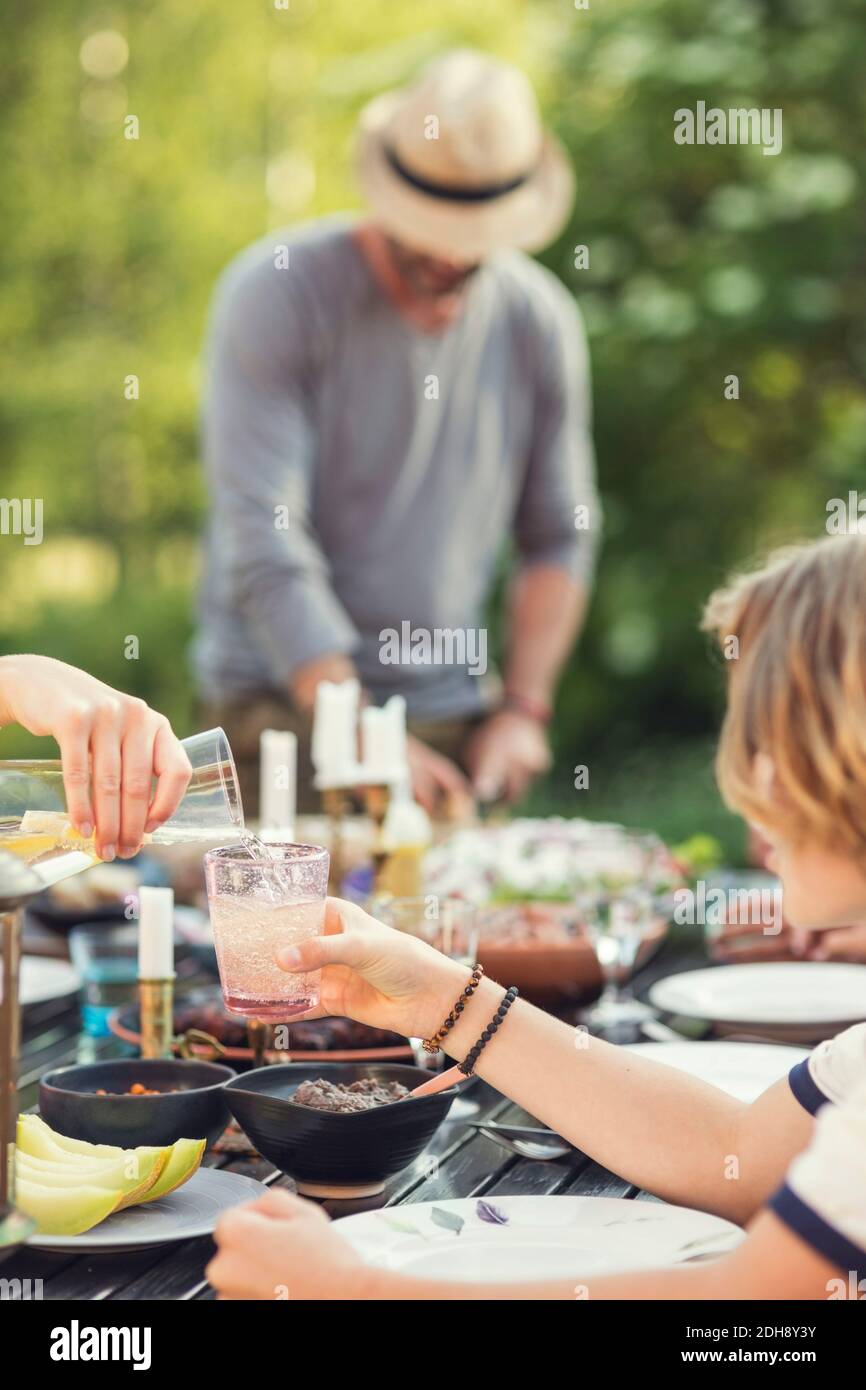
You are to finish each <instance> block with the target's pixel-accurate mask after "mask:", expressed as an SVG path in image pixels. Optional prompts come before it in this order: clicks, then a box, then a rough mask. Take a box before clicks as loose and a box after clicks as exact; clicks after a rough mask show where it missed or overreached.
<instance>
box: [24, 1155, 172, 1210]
mask: <svg viewBox="0 0 866 1390" xmlns="http://www.w3.org/2000/svg"><path fill="white" fill-rule="evenodd" d="M170 1154H171V1150H170V1149H168V1150H166V1149H143V1150H141V1151H138V1150H135V1149H130V1150H129V1151H128V1152H127V1153H124V1154H122V1155H121V1157H120V1158H112V1159H93V1160H91V1159H89V1158H85V1157H84V1155H73V1154H70V1155H68V1160H71V1161H67V1162H57V1163H53V1162H51V1161H50V1160H48V1159H44V1158H33V1157H31V1155H30V1154H26V1153H21V1152H19V1153H18V1155H17V1158H16V1172H17V1173H18V1174H19V1176H20V1177H22V1178H24V1179H25V1180H26V1181H28V1182H33V1183H37V1184H38V1185H39V1186H41V1187H76V1186H77V1187H81V1186H82V1184H86V1185H88V1186H92V1187H108V1188H111V1189H112V1190H113V1191H116V1192H120V1193H121V1194H122V1196H123V1200H124V1206H126V1205H131V1204H132V1203H133V1202H138V1201H140V1200H141V1199H142V1198H143V1197H144V1196H145V1194H146V1193H147V1192H148V1191H149V1190H150V1189H151V1188H152V1187H153V1186H154V1184H155V1183H156V1182H157V1181H158V1180H159V1178H160V1177H161V1175H162V1172H163V1170H164V1169H165V1167H166V1164H167V1162H168V1159H169V1157H170Z"/></svg>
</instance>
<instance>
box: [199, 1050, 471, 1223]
mask: <svg viewBox="0 0 866 1390" xmlns="http://www.w3.org/2000/svg"><path fill="white" fill-rule="evenodd" d="M426 1080H429V1072H425V1071H424V1070H422V1069H421V1068H420V1067H410V1066H403V1065H400V1064H397V1063H385V1062H377V1063H348V1062H346V1063H323V1062H321V1061H317V1062H310V1063H304V1064H298V1063H289V1064H287V1065H285V1066H273V1067H261V1068H259V1069H258V1070H257V1071H251V1072H246V1073H244V1074H243V1075H241V1076H236V1077H235V1078H234V1080H233V1081H230V1082H229V1083H228V1085H227V1086H226V1089H225V1097H226V1102H227V1104H228V1107H229V1109H230V1110H231V1112H232V1114H233V1115H234V1117H235V1119H236V1120H237V1122H238V1124H239V1125H240V1126H241V1128H242V1129H243V1130H244V1133H245V1134H247V1135H249V1137H250V1139H251V1140H252V1142H253V1143H254V1144H255V1146H256V1148H257V1150H258V1151H259V1153H260V1154H262V1155H263V1157H264V1158H267V1159H268V1160H269V1161H270V1162H271V1163H273V1164H274V1166H275V1167H276V1168H280V1169H281V1170H282V1171H283V1172H284V1173H287V1174H289V1176H290V1177H292V1178H294V1180H295V1182H296V1184H297V1187H298V1191H299V1192H304V1193H307V1194H308V1195H310V1196H316V1197H366V1196H373V1195H375V1194H376V1193H378V1192H381V1191H382V1190H383V1188H384V1186H385V1182H386V1180H387V1179H388V1178H390V1177H393V1175H394V1174H395V1173H399V1172H400V1170H401V1169H402V1168H405V1167H406V1166H407V1164H410V1163H412V1162H413V1161H414V1160H415V1159H416V1158H417V1157H418V1155H419V1154H420V1153H422V1152H423V1150H424V1149H425V1148H426V1146H427V1145H428V1144H429V1142H430V1140H431V1139H432V1138H433V1135H434V1134H435V1133H436V1130H437V1129H438V1128H439V1126H440V1125H441V1124H442V1122H443V1120H444V1119H445V1118H446V1116H447V1114H448V1111H449V1110H450V1108H451V1105H452V1102H453V1101H454V1099H455V1097H456V1096H457V1094H458V1093H459V1091H460V1089H461V1088H460V1087H459V1086H455V1087H452V1088H451V1089H450V1090H447V1091H439V1092H437V1093H436V1094H434V1095H424V1096H417V1097H416V1096H412V1097H410V1096H409V1092H410V1091H411V1090H412V1089H413V1088H414V1087H416V1086H419V1085H421V1084H422V1083H423V1082H424V1081H426Z"/></svg>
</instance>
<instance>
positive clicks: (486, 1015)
mask: <svg viewBox="0 0 866 1390" xmlns="http://www.w3.org/2000/svg"><path fill="white" fill-rule="evenodd" d="M325 931H326V934H325V935H324V936H321V937H317V938H315V939H314V940H310V941H305V942H302V943H299V944H298V945H297V946H296V947H293V948H291V949H290V950H289V951H287V952H286V953H285V958H281V964H282V965H283V966H284V967H285V968H286V969H292V970H300V971H304V970H314V969H320V968H321V969H322V977H321V980H322V984H321V1000H322V1006H321V1008H320V1009H319V1010H317V1013H330V1014H338V1015H349V1017H351V1018H356V1019H358V1021H359V1022H361V1023H371V1024H373V1025H374V1026H375V1027H379V1028H390V1029H392V1030H393V1031H394V1032H398V1033H403V1034H405V1035H406V1036H407V1037H429V1036H430V1035H431V1034H432V1033H435V1032H436V1030H437V1029H438V1028H439V1027H440V1025H441V1024H442V1021H443V1019H444V1018H445V1017H446V1016H447V1014H448V1012H449V1010H450V1009H451V1007H452V1005H453V1004H454V1001H455V1000H456V999H457V998H458V996H459V995H460V992H461V990H462V989H463V988H464V986H465V984H466V979H467V974H466V969H465V967H464V966H461V965H459V964H458V963H457V962H456V961H452V960H449V959H448V958H447V957H446V956H444V955H442V954H441V953H440V952H438V951H434V950H433V949H432V948H431V947H429V946H427V945H426V944H425V943H424V942H422V941H418V940H417V939H415V938H413V937H411V936H409V935H407V934H406V933H403V932H397V931H393V930H392V929H391V928H389V927H385V926H383V925H382V924H381V923H380V922H376V921H375V920H374V919H373V918H371V917H369V916H368V915H367V914H366V913H365V912H362V911H361V909H360V908H356V907H353V906H352V905H350V904H347V903H341V902H339V901H337V900H335V899H331V900H329V905H328V912H327V915H326V926H325ZM506 983H507V981H506ZM503 995H504V989H503V987H502V985H498V984H495V983H494V982H493V981H492V980H486V979H483V980H482V981H481V984H480V985H479V987H478V989H477V990H476V991H475V993H474V994H473V996H472V997H471V999H469V1000H468V1002H467V1003H466V1005H465V1008H464V1009H463V1012H462V1013H461V1014H460V1016H459V1021H458V1023H457V1024H456V1026H454V1027H453V1028H452V1030H451V1032H450V1033H448V1035H447V1042H446V1047H447V1050H448V1052H449V1053H450V1054H451V1056H452V1057H453V1058H454V1059H455V1060H456V1061H462V1060H463V1058H465V1057H466V1055H467V1053H468V1052H469V1050H470V1049H471V1048H472V1047H473V1045H474V1044H475V1043H476V1041H477V1040H478V1038H479V1037H480V1035H481V1033H482V1031H483V1030H484V1029H485V1028H486V1027H487V1025H488V1024H489V1023H490V1021H491V1019H492V1018H493V1016H494V1014H495V1013H496V1011H497V1009H498V1007H499V1004H500V1002H501V1000H502V998H503ZM477 1071H478V1073H479V1075H480V1076H482V1077H483V1078H484V1079H485V1080H486V1081H489V1082H490V1083H491V1084H492V1085H493V1086H495V1087H496V1088H497V1089H498V1090H500V1091H501V1092H502V1093H503V1095H506V1096H509V1097H510V1098H511V1099H512V1100H515V1101H517V1102H518V1103H519V1104H520V1105H522V1106H523V1107H524V1109H526V1110H528V1111H529V1112H530V1113H531V1114H532V1115H536V1116H537V1117H538V1118H539V1119H540V1120H543V1121H544V1122H545V1124H548V1125H550V1126H551V1127H552V1128H553V1129H555V1130H557V1131H558V1132H559V1133H560V1134H562V1135H564V1136H565V1137H566V1138H567V1139H569V1140H570V1141H571V1142H572V1143H573V1144H575V1145H576V1146H577V1148H579V1149H581V1150H583V1152H584V1153H587V1154H589V1155H590V1156H591V1157H592V1158H594V1159H595V1160H596V1161H597V1162H599V1163H602V1164H604V1166H605V1167H607V1168H610V1169H612V1170H613V1172H615V1173H617V1174H619V1176H620V1177H623V1178H626V1179H627V1180H628V1181H629V1182H633V1183H635V1184H636V1185H637V1186H640V1187H644V1188H647V1189H649V1191H651V1192H655V1193H657V1194H658V1195H659V1196H660V1197H664V1198H666V1199H667V1200H668V1201H671V1202H678V1203H680V1204H681V1205H684V1206H694V1207H700V1208H701V1209H702V1210H704V1211H712V1212H716V1213H717V1214H718V1215H720V1216H724V1217H727V1218H728V1219H729V1220H732V1221H736V1222H738V1223H740V1224H741V1225H744V1224H745V1223H746V1222H747V1221H748V1220H749V1219H750V1218H751V1217H752V1216H754V1214H755V1213H756V1212H757V1211H758V1210H759V1209H760V1207H761V1206H762V1204H763V1202H764V1201H765V1200H766V1198H767V1196H768V1195H769V1194H770V1193H771V1192H772V1191H773V1190H774V1188H775V1187H777V1186H778V1184H779V1182H780V1181H781V1179H782V1177H783V1175H784V1173H785V1170H786V1168H787V1167H788V1164H789V1163H790V1161H791V1159H792V1158H793V1157H794V1155H795V1154H797V1153H798V1152H799V1151H800V1150H801V1149H802V1148H804V1147H805V1145H806V1144H807V1143H808V1141H809V1138H810V1135H811V1133H812V1128H813V1120H812V1117H811V1115H810V1114H809V1113H808V1112H807V1110H806V1109H804V1108H803V1106H801V1105H800V1103H799V1101H798V1100H796V1099H795V1097H794V1095H793V1094H792V1092H791V1090H790V1087H789V1085H788V1082H787V1081H786V1080H782V1081H779V1082H778V1083H777V1084H776V1085H775V1086H773V1087H771V1088H770V1090H769V1091H767V1092H766V1093H765V1094H764V1095H763V1096H761V1097H760V1099H759V1100H758V1101H756V1102H755V1103H754V1105H751V1106H749V1105H745V1104H743V1103H742V1102H740V1101H737V1100H734V1099H733V1098H732V1097H731V1096H729V1095H727V1094H726V1093H725V1092H723V1091H720V1090H718V1089H717V1088H716V1087H715V1086H710V1085H707V1084H706V1083H705V1082H702V1081H698V1080H696V1079H695V1078H694V1077H691V1076H687V1075H685V1074H684V1073H683V1072H680V1071H677V1070H675V1069H674V1068H672V1067H667V1066H664V1065H662V1064H661V1063H659V1062H652V1061H650V1060H649V1059H646V1058H643V1057H639V1056H636V1055H635V1054H634V1053H632V1052H626V1051H625V1050H624V1049H623V1048H620V1047H614V1046H612V1045H611V1044H609V1043H605V1042H602V1041H601V1040H600V1039H598V1038H593V1037H591V1036H590V1034H589V1033H587V1032H586V1030H585V1029H579V1028H572V1027H569V1026H568V1025H567V1024H565V1023H563V1022H562V1021H561V1020H560V1019H557V1018H552V1017H551V1016H550V1015H549V1014H546V1013H542V1012H541V1010H539V1009H535V1008H533V1007H532V1006H531V1005H530V1004H527V1003H525V1002H523V1001H522V1000H519V999H518V1000H517V1002H516V1003H515V1004H514V1005H513V1007H512V1008H511V1010H510V1011H509V1013H508V1015H507V1017H506V1018H505V1020H504V1022H503V1024H502V1026H501V1028H499V1030H498V1031H497V1033H496V1035H495V1036H494V1037H493V1038H492V1040H491V1041H490V1043H489V1044H488V1045H487V1046H486V1047H485V1048H484V1050H483V1051H482V1052H481V1055H480V1059H479V1061H478V1064H477Z"/></svg>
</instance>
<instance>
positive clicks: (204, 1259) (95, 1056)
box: [2, 942, 707, 1300]
mask: <svg viewBox="0 0 866 1390" xmlns="http://www.w3.org/2000/svg"><path fill="white" fill-rule="evenodd" d="M706 963H707V962H706V959H705V957H703V956H702V955H698V954H697V953H693V954H690V955H689V956H685V955H684V954H683V952H682V950H681V949H680V950H678V949H677V947H676V944H675V943H671V942H668V943H666V944H665V945H664V946H663V947H662V949H661V950H660V951H659V952H658V954H657V955H656V957H655V958H654V960H653V961H652V962H651V963H650V964H649V965H648V966H647V967H646V968H645V969H644V970H643V971H642V972H641V974H640V976H639V979H638V984H639V985H640V986H641V987H645V986H646V985H648V984H649V983H650V982H651V981H652V980H653V979H657V978H659V977H660V976H662V975H666V974H669V973H670V972H671V971H672V970H677V969H683V968H694V967H697V966H700V965H705V964H706ZM635 1040H637V1035H635ZM130 1055H133V1054H132V1049H131V1048H129V1046H128V1045H126V1044H124V1043H121V1042H119V1041H118V1040H117V1039H115V1038H113V1037H109V1038H101V1039H93V1038H89V1037H85V1036H83V1035H82V1033H81V1020H80V1014H79V1010H78V1007H77V1004H76V1005H74V1006H70V1004H69V1002H68V1001H65V1002H63V1003H53V1004H43V1005H38V1006H35V1007H33V1008H31V1009H28V1010H26V1011H25V1019H24V1032H23V1044H22V1060H21V1067H20V1107H21V1109H22V1110H28V1109H32V1108H34V1107H35V1106H36V1104H37V1099H38V1084H39V1078H40V1076H41V1075H43V1074H44V1073H45V1072H46V1071H48V1070H50V1069H53V1068H54V1067H60V1066H66V1065H69V1064H72V1063H75V1062H81V1061H97V1060H103V1059H107V1058H111V1057H122V1056H130ZM467 1099H470V1100H472V1101H475V1102H476V1103H477V1104H478V1106H479V1110H478V1111H477V1112H476V1113H474V1114H473V1115H472V1116H468V1117H467V1118H469V1119H473V1120H477V1119H480V1118H483V1119H490V1120H497V1121H506V1122H508V1123H517V1124H537V1123H538V1121H537V1120H536V1119H535V1118H534V1117H532V1116H530V1115H528V1114H527V1113H526V1112H525V1111H523V1110H522V1109H521V1108H520V1107H519V1106H517V1105H514V1104H513V1103H511V1102H510V1101H509V1100H507V1099H506V1098H505V1097H504V1096H502V1095H501V1094H500V1093H499V1092H498V1091H496V1090H494V1089H493V1087H491V1086H488V1085H487V1084H486V1083H485V1082H483V1081H481V1080H477V1081H476V1082H475V1083H474V1084H473V1086H472V1088H471V1089H470V1090H469V1093H468V1096H467ZM431 1158H432V1159H435V1160H436V1161H435V1163H431ZM205 1163H206V1164H207V1165H209V1166H213V1167H219V1168H223V1169H226V1170H227V1171H229V1172H234V1173H243V1174H245V1175H246V1176H248V1177H253V1178H257V1179H259V1180H260V1181H261V1182H263V1183H266V1184H267V1185H268V1186H271V1185H273V1186H275V1187H284V1186H287V1187H289V1189H290V1190H291V1188H292V1184H291V1179H288V1178H286V1177H284V1176H283V1174H282V1173H280V1172H279V1171H278V1170H277V1169H275V1168H274V1167H273V1166H272V1165H271V1164H270V1163H268V1162H266V1161H265V1160H263V1159H259V1158H252V1157H240V1158H238V1157H237V1156H233V1155H220V1154H214V1153H212V1152H210V1151H209V1152H208V1154H207V1155H206V1157H205ZM551 1193H556V1194H561V1193H568V1194H569V1195H571V1196H581V1197H626V1198H632V1199H634V1200H636V1201H647V1200H649V1201H656V1200H658V1199H657V1198H655V1197H652V1195H651V1194H650V1193H647V1192H643V1191H641V1190H640V1189H639V1188H636V1187H634V1186H632V1185H631V1184H629V1183H627V1182H625V1181H623V1179H622V1178H619V1177H617V1176H616V1174H614V1173H611V1172H608V1170H607V1169H605V1168H602V1167H600V1165H599V1164H597V1163H595V1162H593V1161H592V1160H591V1159H589V1158H587V1157H586V1156H585V1155H582V1154H577V1153H575V1154H571V1155H569V1156H568V1157H567V1158H565V1159H560V1160H556V1161H554V1162H538V1161H531V1160H529V1159H525V1158H520V1157H517V1156H514V1155H511V1154H509V1153H508V1152H506V1150H505V1149H503V1148H502V1147H501V1146H500V1145H498V1144H496V1143H494V1142H492V1141H491V1140H490V1139H487V1138H486V1137H485V1136H484V1135H482V1134H479V1133H478V1132H477V1131H476V1130H474V1129H472V1128H470V1127H469V1126H468V1125H467V1124H466V1123H465V1121H462V1120H460V1119H457V1120H453V1121H452V1120H450V1119H449V1120H447V1121H446V1122H445V1123H444V1124H443V1125H442V1126H441V1127H440V1129H439V1130H438V1131H437V1133H436V1134H435V1135H434V1137H433V1139H432V1141H431V1143H430V1144H429V1145H428V1147H427V1149H426V1150H425V1152H424V1153H423V1154H421V1155H420V1157H419V1158H418V1159H417V1160H416V1161H415V1163H414V1164H412V1165H411V1166H410V1167H408V1168H405V1169H404V1170H403V1171H402V1172H401V1173H398V1174H397V1175H396V1176H395V1177H394V1178H392V1179H391V1180H390V1181H389V1182H388V1183H387V1185H386V1188H385V1191H384V1193H382V1194H380V1195H379V1196H378V1197H375V1198H369V1199H365V1200H339V1201H338V1200H334V1201H327V1202H325V1203H324V1205H325V1208H326V1210H327V1211H328V1212H329V1214H330V1215H331V1217H332V1218H334V1219H335V1220H336V1219H339V1218H340V1217H341V1216H348V1215H350V1214H353V1213H355V1212H357V1211H365V1210H370V1209H372V1208H375V1207H380V1206H385V1205H389V1206H390V1205H397V1204H402V1203H411V1202H429V1201H434V1200H435V1201H442V1200H446V1199H448V1198H455V1197H481V1196H484V1197H490V1198H496V1197H506V1196H542V1195H546V1194H551ZM213 1250H214V1246H213V1242H212V1241H211V1240H210V1239H198V1240H190V1241H183V1242H179V1243H175V1244H172V1245H162V1246H158V1247H150V1248H147V1249H142V1250H140V1251H137V1252H133V1253H124V1254H102V1255H72V1254H68V1253H65V1254H52V1253H49V1252H47V1251H43V1250H36V1249H27V1248H24V1249H23V1250H21V1251H19V1252H16V1253H15V1254H13V1255H10V1256H9V1257H8V1258H7V1259H6V1260H4V1261H3V1265H2V1275H3V1278H4V1279H7V1280H15V1279H19V1280H22V1281H23V1280H27V1279H30V1280H34V1279H41V1280H42V1281H43V1283H42V1296H43V1298H45V1299H57V1300H64V1299H72V1300H87V1299H100V1300H104V1299H121V1300H132V1299H166V1300H189V1299H211V1298H214V1297H215V1295H214V1292H213V1290H212V1289H211V1287H210V1286H209V1284H208V1283H207V1280H206V1279H205V1274H204V1271H205V1266H206V1265H207V1263H208V1261H209V1260H210V1258H211V1255H212V1254H213Z"/></svg>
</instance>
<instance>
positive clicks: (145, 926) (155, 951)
mask: <svg viewBox="0 0 866 1390" xmlns="http://www.w3.org/2000/svg"><path fill="white" fill-rule="evenodd" d="M138 978H139V979H140V980H170V979H173V978H174V893H173V892H172V890H171V889H170V888H145V887H142V888H139V890H138Z"/></svg>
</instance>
